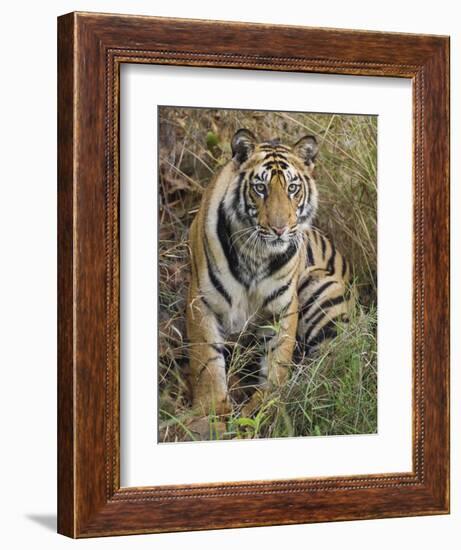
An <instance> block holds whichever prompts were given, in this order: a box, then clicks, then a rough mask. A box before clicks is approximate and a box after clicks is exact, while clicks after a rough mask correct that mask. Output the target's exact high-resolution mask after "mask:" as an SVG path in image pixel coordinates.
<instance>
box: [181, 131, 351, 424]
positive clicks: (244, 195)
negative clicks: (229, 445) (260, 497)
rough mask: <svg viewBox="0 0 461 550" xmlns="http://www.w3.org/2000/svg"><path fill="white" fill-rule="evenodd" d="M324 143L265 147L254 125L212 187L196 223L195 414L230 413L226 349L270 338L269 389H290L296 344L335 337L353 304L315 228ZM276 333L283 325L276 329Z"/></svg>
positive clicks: (345, 275)
mask: <svg viewBox="0 0 461 550" xmlns="http://www.w3.org/2000/svg"><path fill="white" fill-rule="evenodd" d="M317 150H318V146H317V142H316V139H315V138H314V137H313V136H305V137H303V138H301V139H300V140H299V141H298V142H297V143H296V144H295V145H294V146H293V147H288V146H286V145H282V144H281V143H280V142H279V140H273V141H269V142H263V143H259V144H258V143H257V141H256V138H255V137H254V135H253V134H252V133H251V132H250V131H249V130H246V129H241V130H239V131H237V132H236V134H235V135H234V137H233V139H232V154H233V157H232V160H231V161H229V162H228V163H227V164H226V165H225V166H224V167H223V168H222V170H221V171H220V172H219V173H218V174H217V176H216V177H215V179H214V180H213V181H212V182H211V183H210V185H209V186H208V188H207V189H206V191H205V193H204V195H203V198H202V202H201V205H200V209H199V211H198V213H197V215H196V217H195V219H194V221H193V223H192V225H191V229H190V248H191V258H192V277H191V284H190V288H189V296H188V308H187V331H188V338H189V342H190V372H191V386H192V392H193V408H194V410H195V411H197V413H199V414H204V415H207V414H209V413H210V412H214V413H216V414H226V413H228V412H230V410H231V402H230V398H229V393H228V387H227V379H226V378H227V376H226V361H225V343H226V341H227V339H228V338H229V337H230V335H232V334H235V333H240V332H242V331H248V332H252V333H254V334H255V335H256V337H257V338H259V339H260V340H261V341H262V342H263V346H264V356H263V358H262V359H261V361H260V364H259V387H260V388H261V390H262V392H264V391H266V390H267V389H269V388H270V387H272V386H274V385H275V386H280V385H281V384H283V383H284V382H285V381H286V379H287V375H288V367H289V365H290V363H291V361H292V357H293V352H294V350H295V346H296V343H297V342H298V344H299V346H300V347H301V348H302V349H303V351H304V352H306V353H310V352H312V351H313V350H315V348H316V347H317V346H318V345H320V344H321V342H322V341H324V340H326V339H330V338H332V337H334V336H335V333H336V324H337V322H338V320H339V319H341V320H346V318H347V315H348V312H349V310H350V307H351V301H352V300H351V298H350V295H349V293H348V292H347V285H348V280H349V275H350V274H349V266H348V264H347V262H346V260H345V259H344V258H343V256H342V255H341V254H340V253H339V252H338V251H337V250H336V249H335V247H334V245H333V243H332V242H331V241H330V240H328V239H327V238H326V237H325V236H324V235H322V233H321V232H320V231H318V230H317V229H315V228H313V226H312V223H313V220H314V217H315V214H316V211H317V202H318V192H317V188H316V184H315V181H314V179H313V169H314V161H315V157H316V155H317ZM274 327H275V328H274Z"/></svg>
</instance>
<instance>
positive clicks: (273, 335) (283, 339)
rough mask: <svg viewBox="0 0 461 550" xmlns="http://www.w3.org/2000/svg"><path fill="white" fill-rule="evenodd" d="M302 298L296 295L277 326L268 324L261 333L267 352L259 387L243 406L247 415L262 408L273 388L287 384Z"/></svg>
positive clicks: (264, 357) (263, 358)
mask: <svg viewBox="0 0 461 550" xmlns="http://www.w3.org/2000/svg"><path fill="white" fill-rule="evenodd" d="M297 322H298V300H297V296H296V295H295V296H293V299H292V301H291V303H290V305H289V307H288V308H287V309H286V311H285V312H284V313H283V314H282V315H281V316H280V317H279V318H278V319H277V322H275V323H274V326H273V327H269V328H268V327H267V325H266V326H264V328H261V329H260V330H259V335H260V337H261V338H262V340H263V342H264V348H265V353H264V355H263V357H262V359H261V364H260V371H259V387H258V388H257V389H256V390H255V392H254V393H253V395H252V396H251V398H250V400H249V401H248V403H247V404H246V405H245V407H244V408H243V413H244V415H246V416H249V415H251V414H252V413H253V412H254V411H255V410H256V409H258V408H259V407H260V406H261V404H262V402H263V401H264V399H265V398H266V396H267V395H268V394H269V393H270V391H271V390H273V389H275V388H280V387H281V386H283V385H284V384H285V383H286V381H287V379H288V374H289V368H290V363H291V361H292V358H293V351H294V348H295V345H296V328H297Z"/></svg>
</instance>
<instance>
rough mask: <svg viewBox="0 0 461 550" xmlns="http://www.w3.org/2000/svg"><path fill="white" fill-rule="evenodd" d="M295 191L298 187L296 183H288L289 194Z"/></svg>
mask: <svg viewBox="0 0 461 550" xmlns="http://www.w3.org/2000/svg"><path fill="white" fill-rule="evenodd" d="M297 189H298V185H296V183H290V185H289V186H288V192H289V193H294V192H295V191H296V190H297Z"/></svg>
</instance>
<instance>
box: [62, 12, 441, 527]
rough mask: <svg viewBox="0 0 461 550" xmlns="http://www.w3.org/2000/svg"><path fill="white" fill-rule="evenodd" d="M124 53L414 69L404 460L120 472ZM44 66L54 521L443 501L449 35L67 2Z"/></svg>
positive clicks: (399, 71) (137, 57) (343, 70)
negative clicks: (144, 481) (52, 294)
mask: <svg viewBox="0 0 461 550" xmlns="http://www.w3.org/2000/svg"><path fill="white" fill-rule="evenodd" d="M216 37H219V40H217V39H216ZM122 63H146V64H165V65H187V66H191V67H223V68H227V69H228V70H232V69H234V68H240V69H242V68H243V69H253V70H254V69H265V70H270V71H296V72H314V73H328V74H347V75H368V76H393V77H405V78H409V79H412V82H413V110H414V124H413V128H414V134H413V135H414V139H413V142H414V145H413V178H414V180H413V181H414V212H413V220H414V264H413V265H414V269H413V272H414V278H413V318H414V323H413V327H414V344H413V469H412V471H411V472H396V473H392V474H383V475H359V476H350V477H334V478H320V479H312V478H305V479H292V480H284V481H277V480H274V481H258V482H239V483H214V484H207V485H185V486H157V487H123V488H121V487H120V473H119V472H120V445H119V433H120V424H119V322H120V319H119V233H118V230H119V226H118V212H119V74H120V73H119V70H120V65H121V64H122ZM58 70H59V93H58V144H59V161H58V229H59V239H58V265H59V277H58V281H59V283H58V292H59V300H58V304H59V306H58V307H59V312H58V313H59V328H58V346H59V349H58V396H59V399H58V405H59V406H58V531H59V532H60V533H62V534H64V535H67V536H70V537H95V536H107V535H121V534H133V533H154V532H165V531H183V530H194V529H218V528H229V527H244V526H258V525H275V524H293V523H308V522H319V521H337V520H352V519H366V518H384V517H399V516H410V515H429V514H444V513H448V512H449V39H448V37H441V36H431V35H411V34H392V33H380V32H365V31H349V30H337V29H317V28H307V27H288V26H272V25H259V24H247V23H229V22H216V21H198V20H197V21H196V20H182V19H164V18H155V17H137V16H122V15H103V14H91V13H71V14H68V15H64V16H62V17H60V18H59V20H58Z"/></svg>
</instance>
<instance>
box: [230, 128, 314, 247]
mask: <svg viewBox="0 0 461 550" xmlns="http://www.w3.org/2000/svg"><path fill="white" fill-rule="evenodd" d="M231 145H232V158H233V163H234V167H235V170H236V173H237V174H236V181H237V182H238V185H237V187H236V189H235V201H234V207H236V209H237V213H236V214H237V216H238V218H239V219H240V220H241V221H242V222H246V223H245V225H252V226H254V227H255V228H256V229H257V230H258V233H259V236H260V238H261V239H262V240H264V241H265V242H266V243H267V244H268V245H271V246H274V245H275V246H277V245H279V246H280V245H282V244H283V243H288V242H290V241H291V240H294V239H297V238H298V237H299V235H300V234H301V233H302V232H303V230H305V229H308V228H309V227H310V226H311V223H312V220H313V218H314V216H315V213H316V211H317V201H318V198H317V197H318V193H317V187H316V185H315V182H314V179H313V170H314V161H315V157H316V155H317V151H318V145H317V140H316V139H315V137H313V136H304V137H302V138H301V139H300V140H298V141H297V142H296V143H295V145H293V146H292V147H289V146H286V145H282V144H281V143H280V140H278V139H274V140H272V141H265V142H262V143H258V142H257V140H256V138H255V136H254V135H253V134H252V133H251V132H250V131H249V130H247V129H240V130H238V131H237V132H236V133H235V135H234V137H233V138H232V144H231Z"/></svg>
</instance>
